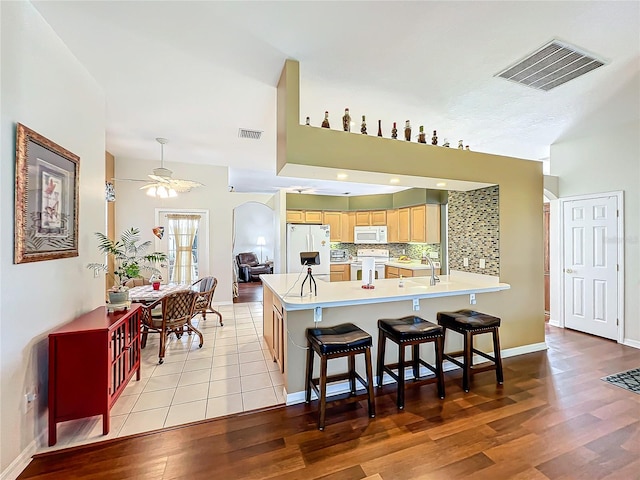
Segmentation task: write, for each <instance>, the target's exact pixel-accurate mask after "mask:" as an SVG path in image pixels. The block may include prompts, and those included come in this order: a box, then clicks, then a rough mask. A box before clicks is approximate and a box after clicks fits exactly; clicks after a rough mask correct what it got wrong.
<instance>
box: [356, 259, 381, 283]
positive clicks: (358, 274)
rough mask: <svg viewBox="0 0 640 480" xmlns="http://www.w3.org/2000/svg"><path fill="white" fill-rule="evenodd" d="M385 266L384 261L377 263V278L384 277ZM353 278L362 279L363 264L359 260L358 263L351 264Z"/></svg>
mask: <svg viewBox="0 0 640 480" xmlns="http://www.w3.org/2000/svg"><path fill="white" fill-rule="evenodd" d="M384 272H385V267H384V263H376V268H375V275H376V279H379V278H384ZM351 280H353V281H359V282H361V281H362V264H361V263H359V262H358V264H355V263H352V264H351Z"/></svg>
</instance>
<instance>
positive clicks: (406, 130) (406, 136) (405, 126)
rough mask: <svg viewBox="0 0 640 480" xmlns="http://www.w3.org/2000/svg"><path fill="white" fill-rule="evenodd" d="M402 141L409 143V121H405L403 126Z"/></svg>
mask: <svg viewBox="0 0 640 480" xmlns="http://www.w3.org/2000/svg"><path fill="white" fill-rule="evenodd" d="M404 139H405V140H406V141H407V142H410V141H411V123H409V120H407V121H406V122H405V124H404Z"/></svg>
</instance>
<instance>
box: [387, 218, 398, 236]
mask: <svg viewBox="0 0 640 480" xmlns="http://www.w3.org/2000/svg"><path fill="white" fill-rule="evenodd" d="M387 242H389V243H398V210H387Z"/></svg>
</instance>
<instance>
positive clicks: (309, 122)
mask: <svg viewBox="0 0 640 480" xmlns="http://www.w3.org/2000/svg"><path fill="white" fill-rule="evenodd" d="M304 124H305V125H306V126H309V125H311V120H310V119H309V117H307V119H306V120H305V121H304Z"/></svg>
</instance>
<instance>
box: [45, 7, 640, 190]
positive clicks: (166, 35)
mask: <svg viewBox="0 0 640 480" xmlns="http://www.w3.org/2000/svg"><path fill="white" fill-rule="evenodd" d="M34 5H35V6H36V8H37V9H38V10H39V11H40V12H41V14H42V15H43V17H44V18H45V20H46V21H47V22H48V23H49V24H50V25H51V27H52V28H53V29H54V30H55V31H56V33H57V34H58V36H59V37H60V38H61V39H62V41H63V42H64V43H65V44H66V45H67V46H68V48H69V49H70V50H71V51H72V52H73V53H74V55H75V56H76V57H77V58H78V59H79V61H80V62H81V63H82V64H83V65H84V66H85V67H86V68H87V69H88V71H89V72H90V73H91V75H92V76H93V77H94V78H95V79H96V81H97V82H98V83H99V84H100V85H101V86H102V88H103V89H104V92H105V95H106V102H107V119H106V124H107V132H106V143H107V149H108V150H109V151H110V152H111V153H113V154H114V155H115V156H116V158H118V159H119V160H126V161H136V160H146V161H158V163H159V158H160V149H159V146H158V144H157V142H156V141H155V138H156V137H165V138H168V139H169V144H168V145H166V147H165V160H166V161H167V162H189V163H202V164H211V165H222V166H229V167H230V178H229V184H230V185H233V186H234V189H235V191H243V192H246V191H252V192H273V191H275V189H276V188H278V187H282V188H284V187H290V188H297V189H303V190H305V191H309V192H311V191H313V192H315V193H320V194H344V193H345V192H350V193H351V194H366V193H384V192H390V191H394V190H395V189H397V188H398V187H393V186H389V185H385V186H381V185H371V184H360V183H358V182H360V179H358V178H357V176H356V175H353V176H350V177H349V178H348V181H349V182H350V183H344V182H327V181H325V180H320V179H286V178H280V177H276V176H275V163H276V161H275V156H276V125H275V118H276V90H275V87H276V83H277V81H278V78H279V75H280V72H281V70H282V67H283V65H284V61H285V59H287V58H293V59H296V60H298V61H299V62H300V72H301V74H300V76H301V99H300V109H301V111H300V115H301V119H300V121H301V123H303V122H304V117H306V116H309V117H310V118H311V123H312V125H316V126H318V125H319V124H320V123H321V121H322V117H323V113H324V111H325V110H328V111H329V116H330V121H331V125H332V128H334V129H339V128H341V117H342V114H343V113H344V108H345V107H349V108H350V111H351V115H352V117H353V119H354V120H355V121H356V126H355V128H353V129H352V130H355V131H359V122H360V116H361V115H363V114H366V116H367V123H368V131H369V134H374V135H375V133H376V132H377V120H378V119H381V120H382V126H383V131H384V136H387V137H388V136H390V127H391V123H392V122H397V123H398V128H399V130H401V129H402V127H403V126H404V121H405V120H406V119H410V120H411V123H412V126H413V127H414V133H416V132H417V129H418V126H419V125H424V126H425V130H426V131H427V132H428V137H430V136H431V133H432V131H433V130H434V129H435V130H437V131H438V136H439V139H440V143H442V141H443V138H445V137H446V138H447V139H448V140H449V141H450V142H451V145H452V147H455V146H456V145H457V142H458V140H459V139H463V140H464V143H465V144H469V145H470V148H471V149H472V150H476V151H482V152H488V153H495V154H500V155H509V156H514V157H520V158H526V159H534V160H543V159H547V158H548V157H549V145H550V144H552V143H554V142H556V141H557V140H559V139H562V138H566V137H569V136H571V135H573V134H575V132H577V131H580V130H583V129H584V128H585V127H588V128H591V129H594V130H597V129H599V128H602V127H603V126H608V127H611V126H615V125H618V124H622V123H626V122H628V121H631V120H635V119H637V118H639V116H640V113H639V110H640V106H639V105H638V102H637V100H636V101H624V99H623V100H620V99H618V98H617V97H616V96H617V95H618V93H619V92H622V91H629V90H631V91H636V92H637V90H640V80H639V74H638V72H639V71H640V33H639V32H640V2H637V1H629V2H613V1H585V2H581V1H566V2H555V1H546V2H528V1H510V2H507V1H486V2H485V1H469V2H460V1H422V2H401V1H391V2H373V1H370V2H364V1H361V2H360V1H358V2H333V1H294V2H268V1H261V2H244V1H233V2H222V1H216V2H213V1H211V2H207V1H200V2H187V1H177V2H176V1H162V2H160V1H140V2H134V1H126V2H124V1H123V2H117V1H107V2H96V1H77V2H67V1H61V2H59V1H35V2H34ZM553 38H557V39H559V40H562V41H564V42H568V43H570V44H573V45H575V46H577V47H579V48H581V49H583V50H586V51H588V52H590V53H592V54H594V55H596V56H598V57H601V58H604V59H605V60H606V61H607V62H608V63H607V65H605V66H604V67H601V68H599V69H596V70H595V71H592V72H590V73H588V74H586V75H585V76H583V77H580V78H578V79H576V80H573V81H571V82H568V83H567V84H565V85H562V86H560V87H558V88H556V89H554V90H552V91H550V92H542V91H538V90H534V89H530V88H527V87H524V86H521V85H517V84H514V83H512V82H509V81H506V80H504V79H500V78H495V77H494V75H495V74H497V73H498V72H500V71H501V70H503V69H504V68H505V67H507V66H509V65H510V64H512V63H514V62H516V61H517V60H519V59H520V58H521V57H523V56H525V55H527V54H529V53H531V52H533V51H534V50H536V49H537V48H539V47H540V46H542V45H543V44H545V43H547V42H548V41H550V40H551V39H553ZM630 82H631V83H632V86H635V88H631V89H630V88H629V84H630ZM636 99H637V97H636ZM608 102H612V103H611V104H612V105H615V108H608V109H607V108H604V109H603V107H604V106H606V105H607V104H608ZM593 112H599V113H598V115H597V116H595V117H594V115H593ZM239 128H247V129H254V130H261V131H263V132H264V133H263V134H262V138H261V139H260V140H248V139H241V138H239V137H238V129H239ZM401 135H402V133H400V136H401ZM636 140H637V139H636ZM158 166H159V165H158ZM171 168H172V169H173V170H174V177H176V178H181V176H180V172H179V165H178V166H176V165H172V166H171ZM198 180H200V181H202V182H203V183H205V184H206V179H198ZM362 181H367V182H369V181H371V178H369V179H367V180H364V179H363V180H362Z"/></svg>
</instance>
